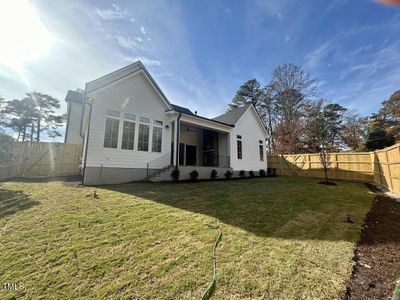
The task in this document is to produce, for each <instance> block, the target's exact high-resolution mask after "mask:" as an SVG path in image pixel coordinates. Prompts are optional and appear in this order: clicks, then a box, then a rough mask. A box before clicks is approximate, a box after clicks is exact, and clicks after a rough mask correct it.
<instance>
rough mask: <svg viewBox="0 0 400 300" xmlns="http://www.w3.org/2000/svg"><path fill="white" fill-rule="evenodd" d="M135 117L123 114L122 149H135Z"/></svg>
mask: <svg viewBox="0 0 400 300" xmlns="http://www.w3.org/2000/svg"><path fill="white" fill-rule="evenodd" d="M135 121H136V116H135V115H132V114H128V113H125V114H124V127H123V132H122V149H127V150H133V149H134V147H135V129H136V123H135Z"/></svg>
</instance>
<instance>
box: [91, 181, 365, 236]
mask: <svg viewBox="0 0 400 300" xmlns="http://www.w3.org/2000/svg"><path fill="white" fill-rule="evenodd" d="M97 188H98V189H99V191H98V193H99V196H100V199H101V189H107V190H112V191H115V192H121V193H125V194H129V195H132V196H137V197H140V198H143V199H146V200H151V201H154V202H157V203H161V204H164V205H168V206H172V207H175V208H178V209H182V210H185V211H190V212H193V213H198V214H203V215H207V216H210V217H213V218H217V219H219V220H220V221H221V222H222V223H225V224H228V225H231V226H234V227H237V228H241V229H243V230H246V231H247V232H250V233H252V234H255V235H257V236H264V237H267V236H268V237H276V238H284V239H299V240H306V239H312V240H344V241H351V242H355V241H357V240H358V239H359V235H360V227H361V225H362V223H363V221H364V218H365V214H366V213H367V211H368V209H369V207H370V205H371V200H372V196H371V194H370V192H369V191H368V189H367V188H366V187H364V186H363V185H361V184H348V183H339V184H338V186H324V185H320V184H318V180H312V179H300V178H288V177H285V178H284V177H278V178H265V179H259V178H257V179H248V180H247V179H246V180H234V181H230V182H228V181H214V182H198V183H178V184H174V183H161V184H160V183H131V184H123V185H113V186H101V187H97ZM138 209H139V208H138ZM349 216H350V217H351V219H352V220H353V221H354V223H349V222H347V217H349Z"/></svg>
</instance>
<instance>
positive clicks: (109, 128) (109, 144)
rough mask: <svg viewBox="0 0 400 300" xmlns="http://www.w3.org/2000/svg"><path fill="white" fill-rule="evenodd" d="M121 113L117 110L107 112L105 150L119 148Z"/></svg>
mask: <svg viewBox="0 0 400 300" xmlns="http://www.w3.org/2000/svg"><path fill="white" fill-rule="evenodd" d="M120 115H121V114H120V112H119V111H115V110H110V109H109V110H107V117H106V128H105V132H104V144H103V146H104V147H105V148H117V146H118V132H119V119H120Z"/></svg>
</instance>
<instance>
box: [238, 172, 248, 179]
mask: <svg viewBox="0 0 400 300" xmlns="http://www.w3.org/2000/svg"><path fill="white" fill-rule="evenodd" d="M245 175H246V173H245V172H244V170H240V171H239V176H240V177H242V178H243V177H244V176H245Z"/></svg>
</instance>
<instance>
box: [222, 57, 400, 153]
mask: <svg viewBox="0 0 400 300" xmlns="http://www.w3.org/2000/svg"><path fill="white" fill-rule="evenodd" d="M319 95H320V94H319V92H318V90H317V86H316V81H315V80H314V79H313V78H311V76H310V74H308V73H306V72H305V71H303V70H302V69H301V67H300V66H297V65H295V64H288V63H287V64H283V65H280V66H278V67H277V68H276V69H275V70H274V71H273V72H272V78H271V80H270V81H269V82H268V83H267V84H266V85H265V86H261V84H260V82H259V81H258V80H257V79H251V80H248V81H246V82H245V83H243V84H242V85H241V86H240V88H239V89H238V91H237V92H236V95H235V97H234V98H233V100H232V103H231V104H229V105H228V111H229V110H232V109H234V108H236V107H240V106H244V105H246V104H253V105H254V106H255V108H256V110H257V112H258V113H259V115H260V117H261V119H262V121H263V123H264V125H265V127H266V129H267V132H268V151H269V153H279V154H293V153H316V152H318V153H320V152H321V151H331V152H332V151H343V150H353V151H370V150H376V149H382V148H384V147H387V146H390V145H393V144H394V143H395V142H396V141H399V140H400V90H399V91H396V92H395V93H393V94H392V95H391V96H390V98H389V99H387V100H385V101H383V102H382V107H381V108H380V109H379V111H378V112H377V113H376V114H373V115H372V116H369V117H362V116H359V115H358V114H357V113H356V112H354V111H350V110H348V109H347V108H345V107H343V106H342V105H340V104H338V103H332V102H330V101H328V100H326V99H323V98H320V97H319Z"/></svg>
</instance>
